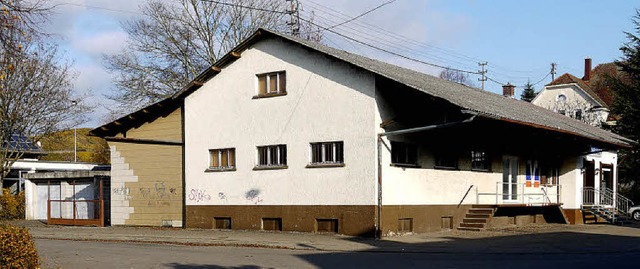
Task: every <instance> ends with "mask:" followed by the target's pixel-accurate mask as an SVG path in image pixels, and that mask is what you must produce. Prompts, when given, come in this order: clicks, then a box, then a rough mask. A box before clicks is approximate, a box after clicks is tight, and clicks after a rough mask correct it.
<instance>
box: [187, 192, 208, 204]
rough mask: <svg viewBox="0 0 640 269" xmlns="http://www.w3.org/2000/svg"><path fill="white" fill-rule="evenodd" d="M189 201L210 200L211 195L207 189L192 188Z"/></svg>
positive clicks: (188, 196)
mask: <svg viewBox="0 0 640 269" xmlns="http://www.w3.org/2000/svg"><path fill="white" fill-rule="evenodd" d="M187 198H188V199H189V201H195V202H196V203H198V202H202V201H210V200H211V195H209V194H208V193H207V190H202V189H191V190H190V191H189V194H188V195H187Z"/></svg>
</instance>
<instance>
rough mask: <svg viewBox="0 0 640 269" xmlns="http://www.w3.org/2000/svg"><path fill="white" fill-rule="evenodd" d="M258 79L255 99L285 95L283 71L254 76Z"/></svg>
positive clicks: (284, 74)
mask: <svg viewBox="0 0 640 269" xmlns="http://www.w3.org/2000/svg"><path fill="white" fill-rule="evenodd" d="M256 77H258V95H257V97H269V96H280V95H285V94H287V76H286V73H285V72H284V71H281V72H273V73H266V74H259V75H256Z"/></svg>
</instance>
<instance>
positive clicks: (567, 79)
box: [547, 73, 609, 108]
mask: <svg viewBox="0 0 640 269" xmlns="http://www.w3.org/2000/svg"><path fill="white" fill-rule="evenodd" d="M573 83H575V84H578V87H580V89H582V90H583V91H584V92H585V93H586V94H587V95H589V96H590V97H591V98H593V100H594V101H596V103H598V105H600V106H601V107H605V108H609V104H607V102H605V101H604V100H602V98H600V96H599V95H598V94H597V93H596V92H595V91H593V89H592V88H591V86H589V84H587V83H586V82H585V81H584V80H582V79H579V78H577V77H576V76H574V75H571V74H569V73H564V74H563V75H562V76H559V77H558V78H556V79H555V80H553V81H551V83H549V84H547V86H555V85H565V84H573Z"/></svg>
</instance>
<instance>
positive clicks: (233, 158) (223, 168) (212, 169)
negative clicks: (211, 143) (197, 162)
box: [205, 148, 237, 172]
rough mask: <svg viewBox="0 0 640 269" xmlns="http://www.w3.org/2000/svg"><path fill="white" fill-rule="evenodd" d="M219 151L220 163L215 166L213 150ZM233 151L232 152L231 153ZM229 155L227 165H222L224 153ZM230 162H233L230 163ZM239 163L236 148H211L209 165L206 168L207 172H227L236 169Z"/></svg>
mask: <svg viewBox="0 0 640 269" xmlns="http://www.w3.org/2000/svg"><path fill="white" fill-rule="evenodd" d="M214 151H215V152H217V153H218V154H217V155H218V159H217V160H218V165H217V166H213V165H212V164H213V160H214V159H213V152H214ZM231 152H233V153H232V154H230V153H231ZM223 154H226V155H227V165H226V166H223V165H222V162H223V161H222V160H223V158H222V155H223ZM230 162H231V163H232V164H231V165H230ZM236 169H237V163H236V148H217V149H209V167H208V168H207V169H205V172H227V171H236Z"/></svg>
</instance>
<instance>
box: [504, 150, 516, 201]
mask: <svg viewBox="0 0 640 269" xmlns="http://www.w3.org/2000/svg"><path fill="white" fill-rule="evenodd" d="M502 200H503V201H505V202H515V201H517V200H518V159H517V158H516V157H504V158H503V159H502Z"/></svg>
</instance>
